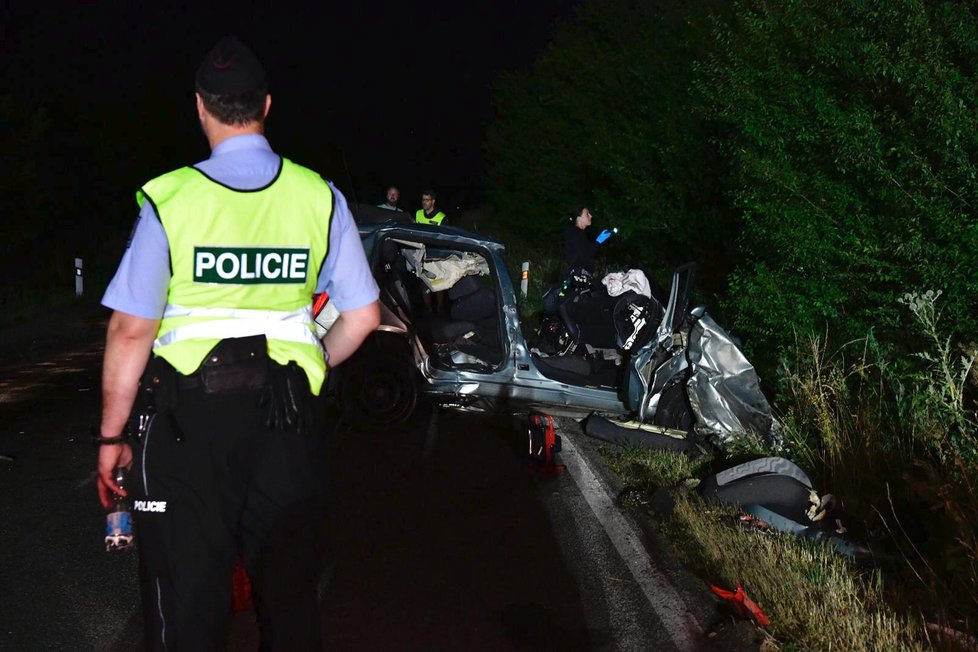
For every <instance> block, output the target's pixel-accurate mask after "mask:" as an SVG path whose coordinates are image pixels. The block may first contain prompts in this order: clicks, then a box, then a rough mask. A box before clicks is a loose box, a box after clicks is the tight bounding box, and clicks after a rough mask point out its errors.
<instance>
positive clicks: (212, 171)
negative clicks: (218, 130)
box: [102, 135, 379, 319]
mask: <svg viewBox="0 0 978 652" xmlns="http://www.w3.org/2000/svg"><path fill="white" fill-rule="evenodd" d="M194 167H195V168H197V169H198V170H200V171H201V172H203V173H205V174H206V175H207V176H209V177H210V178H211V179H214V180H216V181H219V182H221V183H223V184H224V185H227V186H230V187H232V188H235V189H236V190H254V189H255V188H261V187H262V186H265V185H268V183H269V182H270V181H271V180H272V179H273V178H274V177H275V175H276V174H277V173H278V170H279V157H278V155H277V154H275V153H274V152H273V151H272V148H271V146H269V144H268V141H267V140H265V137H264V136H259V135H245V136H235V137H234V138H228V139H227V140H225V141H223V142H222V143H220V144H219V145H218V146H217V147H215V148H214V150H213V151H212V152H211V157H210V158H209V159H207V160H206V161H201V162H200V163H198V164H197V165H195V166H194ZM329 187H330V190H332V191H333V196H334V197H335V203H334V208H333V217H332V219H331V222H330V233H329V253H328V254H327V255H326V261H325V263H324V264H323V268H322V269H321V270H320V272H319V280H318V283H317V285H316V292H328V293H329V296H330V299H332V300H333V303H334V304H335V305H336V308H337V309H338V310H339V311H340V312H343V311H346V310H353V309H355V308H360V307H363V306H365V305H367V304H370V303H373V302H374V301H376V300H377V297H378V296H379V291H378V289H377V283H376V282H375V281H374V278H373V276H372V275H371V274H370V267H369V265H367V258H366V255H365V254H364V251H363V244H362V243H361V242H360V234H359V233H357V227H356V224H355V223H354V222H353V216H352V215H351V214H350V209H349V207H348V206H347V204H346V198H344V197H343V195H342V194H341V193H340V191H339V190H337V189H336V188H335V187H334V186H333V184H330V185H329ZM325 218H326V216H325V215H324V216H323V220H324V221H325ZM169 284H170V245H169V242H168V241H167V238H166V232H165V231H164V230H163V224H162V223H160V220H159V219H158V218H157V217H156V212H155V211H154V210H153V206H152V203H151V202H144V203H143V207H142V210H141V211H140V212H139V218H138V219H137V221H136V226H135V228H134V229H133V233H132V236H131V239H130V242H129V245H128V247H127V248H126V253H125V254H123V256H122V262H121V263H119V269H118V270H116V273H115V276H114V277H113V278H112V282H111V283H109V287H108V288H106V290H105V295H104V296H103V297H102V305H103V306H106V307H107V308H111V309H113V310H118V311H120V312H124V313H127V314H130V315H135V316H137V317H143V318H146V319H161V318H162V317H163V309H164V308H166V298H167V287H168V286H169Z"/></svg>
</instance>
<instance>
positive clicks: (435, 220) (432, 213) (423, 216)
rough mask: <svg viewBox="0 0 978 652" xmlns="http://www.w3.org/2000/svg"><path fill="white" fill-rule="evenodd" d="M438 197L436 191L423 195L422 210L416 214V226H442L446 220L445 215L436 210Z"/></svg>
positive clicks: (426, 191) (428, 191)
mask: <svg viewBox="0 0 978 652" xmlns="http://www.w3.org/2000/svg"><path fill="white" fill-rule="evenodd" d="M436 199H438V196H437V195H436V194H435V191H434V190H425V191H424V192H423V193H421V209H420V210H419V211H417V212H416V213H415V214H414V221H415V223H416V224H436V225H438V226H441V223H442V222H443V221H444V219H445V214H444V213H443V212H441V211H440V210H438V209H436V208H435V200H436Z"/></svg>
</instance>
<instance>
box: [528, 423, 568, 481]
mask: <svg viewBox="0 0 978 652" xmlns="http://www.w3.org/2000/svg"><path fill="white" fill-rule="evenodd" d="M529 430H530V432H529V440H530V459H531V460H532V461H533V462H534V464H535V465H536V466H537V468H538V469H540V471H542V472H544V473H557V472H558V471H563V470H564V469H565V468H566V467H565V466H564V465H563V464H557V463H556V453H557V451H559V450H560V445H559V444H558V441H557V431H556V430H555V429H554V418H553V417H552V416H550V415H549V414H531V415H530V427H529Z"/></svg>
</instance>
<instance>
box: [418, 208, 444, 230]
mask: <svg viewBox="0 0 978 652" xmlns="http://www.w3.org/2000/svg"><path fill="white" fill-rule="evenodd" d="M443 219H445V214H444V213H442V212H441V211H438V212H437V213H435V215H434V217H425V214H424V209H423V208H422V209H421V210H419V211H418V212H417V213H415V214H414V221H415V222H416V223H417V224H437V225H438V226H441V221H442V220H443Z"/></svg>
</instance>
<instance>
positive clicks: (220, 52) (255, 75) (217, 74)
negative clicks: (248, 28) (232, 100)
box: [196, 36, 268, 95]
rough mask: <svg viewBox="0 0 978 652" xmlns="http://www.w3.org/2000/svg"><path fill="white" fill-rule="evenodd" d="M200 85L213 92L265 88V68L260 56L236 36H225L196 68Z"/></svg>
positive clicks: (238, 91) (232, 93) (250, 90)
mask: <svg viewBox="0 0 978 652" xmlns="http://www.w3.org/2000/svg"><path fill="white" fill-rule="evenodd" d="M196 81H197V87H198V88H200V89H201V90H204V91H206V92H208V93H213V94H214V95H237V94H239V93H247V92H254V91H264V90H265V89H266V88H267V87H268V81H267V80H266V78H265V69H264V68H263V67H262V65H261V62H260V61H258V57H256V56H255V54H254V53H253V52H252V51H251V50H249V49H248V47H247V46H246V45H245V44H244V43H242V42H241V41H239V40H238V39H237V38H236V37H234V36H225V37H224V38H222V39H221V40H220V41H218V43H217V45H215V46H214V49H212V50H211V51H210V52H208V53H207V56H206V57H204V60H203V61H202V62H201V64H200V67H199V68H197V77H196Z"/></svg>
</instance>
